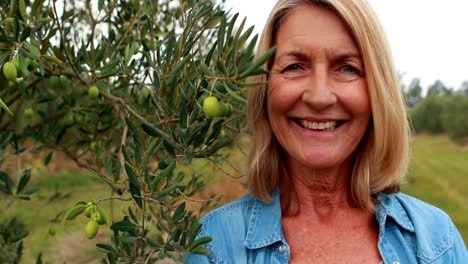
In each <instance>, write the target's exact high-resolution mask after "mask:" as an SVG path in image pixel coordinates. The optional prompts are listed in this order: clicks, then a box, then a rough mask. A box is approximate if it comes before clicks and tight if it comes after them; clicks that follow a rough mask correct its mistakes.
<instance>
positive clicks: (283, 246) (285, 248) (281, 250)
mask: <svg viewBox="0 0 468 264" xmlns="http://www.w3.org/2000/svg"><path fill="white" fill-rule="evenodd" d="M287 249H288V247H287V246H286V245H285V244H283V245H281V246H279V252H280V253H281V254H284V253H285V252H286V250H287Z"/></svg>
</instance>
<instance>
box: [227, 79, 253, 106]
mask: <svg viewBox="0 0 468 264" xmlns="http://www.w3.org/2000/svg"><path fill="white" fill-rule="evenodd" d="M224 88H225V89H226V91H227V92H228V94H229V95H230V96H231V97H232V98H234V99H236V100H237V101H239V102H241V103H244V104H245V103H247V100H246V99H245V98H242V97H240V96H239V95H238V94H237V93H236V92H234V91H233V90H232V89H231V88H229V85H228V84H226V83H224Z"/></svg>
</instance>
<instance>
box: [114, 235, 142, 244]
mask: <svg viewBox="0 0 468 264" xmlns="http://www.w3.org/2000/svg"><path fill="white" fill-rule="evenodd" d="M138 239H139V237H135V236H121V237H119V240H120V241H121V242H122V243H125V244H130V243H133V242H135V241H137V240H138Z"/></svg>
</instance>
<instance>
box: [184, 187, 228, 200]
mask: <svg viewBox="0 0 468 264" xmlns="http://www.w3.org/2000/svg"><path fill="white" fill-rule="evenodd" d="M177 192H178V193H179V194H180V195H182V197H184V199H185V200H189V201H192V202H197V203H205V202H210V201H214V200H216V199H219V198H221V196H222V195H220V196H216V197H213V198H210V199H194V198H190V197H188V196H186V195H185V194H184V193H183V192H182V191H181V190H179V189H177Z"/></svg>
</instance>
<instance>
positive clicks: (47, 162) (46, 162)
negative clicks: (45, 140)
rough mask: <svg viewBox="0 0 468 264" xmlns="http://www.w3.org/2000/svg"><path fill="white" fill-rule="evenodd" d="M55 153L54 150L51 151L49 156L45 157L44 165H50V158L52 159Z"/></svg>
mask: <svg viewBox="0 0 468 264" xmlns="http://www.w3.org/2000/svg"><path fill="white" fill-rule="evenodd" d="M53 154H54V151H51V152H49V154H47V156H46V157H45V159H44V166H47V165H49V162H50V160H51V159H52V155H53Z"/></svg>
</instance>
